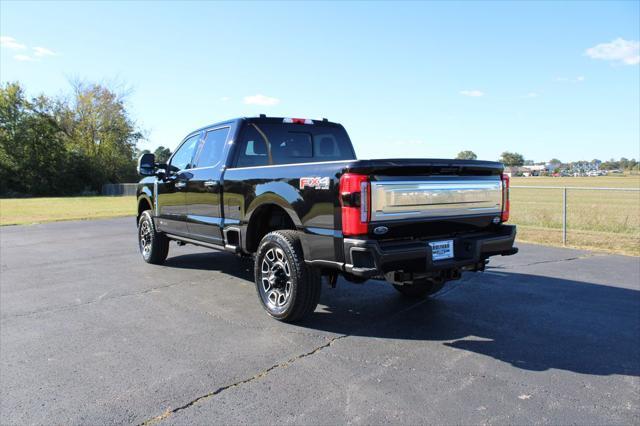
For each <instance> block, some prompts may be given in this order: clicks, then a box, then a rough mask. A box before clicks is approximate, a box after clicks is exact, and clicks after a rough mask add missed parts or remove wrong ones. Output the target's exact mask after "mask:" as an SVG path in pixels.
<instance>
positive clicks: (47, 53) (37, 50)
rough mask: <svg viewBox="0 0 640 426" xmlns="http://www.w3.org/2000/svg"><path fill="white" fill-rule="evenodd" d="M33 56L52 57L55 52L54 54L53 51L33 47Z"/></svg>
mask: <svg viewBox="0 0 640 426" xmlns="http://www.w3.org/2000/svg"><path fill="white" fill-rule="evenodd" d="M33 54H34V55H35V56H39V57H42V56H54V55H55V54H56V52H54V51H53V50H49V49H47V48H46V47H34V48H33Z"/></svg>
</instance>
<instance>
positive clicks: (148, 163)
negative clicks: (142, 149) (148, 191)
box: [138, 154, 156, 176]
mask: <svg viewBox="0 0 640 426" xmlns="http://www.w3.org/2000/svg"><path fill="white" fill-rule="evenodd" d="M138 174H139V175H140V176H153V175H155V174H156V156H155V155H153V154H142V155H141V156H140V158H138Z"/></svg>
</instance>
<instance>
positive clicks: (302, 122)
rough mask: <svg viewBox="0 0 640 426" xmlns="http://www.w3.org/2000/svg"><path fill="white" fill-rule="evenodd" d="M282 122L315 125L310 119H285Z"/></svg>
mask: <svg viewBox="0 0 640 426" xmlns="http://www.w3.org/2000/svg"><path fill="white" fill-rule="evenodd" d="M282 122H283V123H291V124H313V120H311V119H309V118H285V119H284V120H282Z"/></svg>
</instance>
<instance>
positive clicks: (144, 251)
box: [138, 210, 169, 265]
mask: <svg viewBox="0 0 640 426" xmlns="http://www.w3.org/2000/svg"><path fill="white" fill-rule="evenodd" d="M138 247H140V254H141V255H142V258H143V259H144V261H145V262H147V263H153V264H155V265H160V264H162V263H164V261H165V260H166V259H167V255H168V254H169V239H168V238H167V237H166V236H165V235H164V234H163V233H161V232H158V231H157V230H156V227H155V224H154V223H153V218H152V217H151V210H145V211H144V212H142V214H141V215H140V220H139V221H138Z"/></svg>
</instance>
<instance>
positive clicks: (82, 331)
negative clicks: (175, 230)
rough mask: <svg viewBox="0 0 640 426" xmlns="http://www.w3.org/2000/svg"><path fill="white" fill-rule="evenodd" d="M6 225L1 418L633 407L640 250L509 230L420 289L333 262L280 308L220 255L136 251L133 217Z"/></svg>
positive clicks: (428, 416) (489, 417)
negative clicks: (287, 319) (276, 316)
mask: <svg viewBox="0 0 640 426" xmlns="http://www.w3.org/2000/svg"><path fill="white" fill-rule="evenodd" d="M0 241H1V245H0V260H1V269H0V272H1V279H0V314H1V323H0V324H1V327H0V382H1V385H0V387H1V394H0V397H1V402H0V410H1V411H0V423H1V424H3V425H4V424H26V423H29V424H78V423H83V424H111V423H126V424H142V423H145V422H148V423H159V424H162V423H168V424H173V423H175V424H203V423H212V422H215V423H228V424H238V423H261V424H264V423H295V424H300V423H314V424H336V423H340V424H342V423H367V424H371V423H375V424H380V423H411V424H415V423H447V424H451V423H458V424H460V423H472V424H478V423H489V424H504V423H511V424H513V423H516V424H523V423H527V424H530V423H547V424H549V423H551V424H558V423H562V424H568V423H588V424H614V423H615V424H638V423H639V422H640V380H639V375H640V261H639V260H638V258H633V257H625V256H615V255H606V254H602V253H590V252H586V251H578V250H568V249H559V248H551V247H544V246H534V245H524V244H521V245H520V248H521V252H520V253H519V254H518V255H517V256H512V257H506V258H496V259H495V260H493V261H492V262H491V263H490V266H491V267H490V268H489V269H488V270H487V272H485V273H484V274H467V275H465V276H464V277H463V279H462V280H461V281H457V282H453V283H449V284H448V285H447V287H445V289H444V290H443V291H442V292H441V293H440V294H439V295H438V296H437V297H436V298H434V299H432V300H427V301H422V302H408V301H406V300H403V299H402V298H401V297H400V296H399V295H398V294H397V293H396V291H395V290H394V289H393V288H391V287H390V286H388V285H386V284H384V283H382V282H377V281H369V282H367V283H366V284H364V285H354V284H349V283H347V282H344V281H340V282H339V283H338V287H337V288H336V289H330V288H328V287H324V288H323V295H322V298H321V301H320V306H319V307H318V309H317V310H316V312H315V313H314V314H313V315H312V316H311V317H310V318H309V319H307V320H305V321H304V322H303V323H300V324H296V325H289V324H281V323H278V322H276V321H274V320H272V319H270V318H268V317H267V316H266V314H265V313H264V312H263V310H262V308H261V307H260V305H259V304H258V300H257V297H256V295H255V290H254V287H253V283H252V278H251V266H250V264H249V263H248V262H246V261H240V260H238V259H237V258H236V257H234V256H232V255H230V254H226V253H216V252H212V251H208V250H204V249H200V248H196V247H189V246H186V247H178V246H176V245H174V244H172V246H171V250H170V254H169V256H170V258H169V260H168V261H167V264H166V265H165V266H151V265H147V264H145V263H144V262H143V261H142V260H141V259H140V257H139V255H138V253H137V246H136V231H135V225H134V220H133V219H131V218H123V219H113V220H101V221H87V222H61V223H52V224H45V225H34V226H15V227H4V228H2V229H0Z"/></svg>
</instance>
